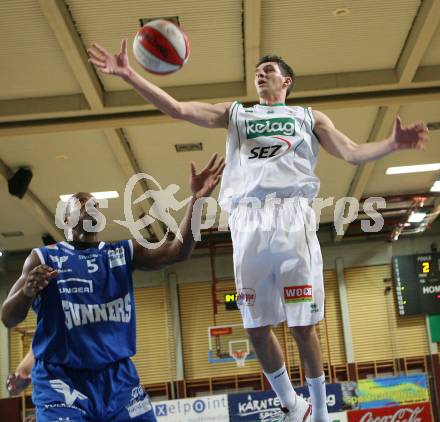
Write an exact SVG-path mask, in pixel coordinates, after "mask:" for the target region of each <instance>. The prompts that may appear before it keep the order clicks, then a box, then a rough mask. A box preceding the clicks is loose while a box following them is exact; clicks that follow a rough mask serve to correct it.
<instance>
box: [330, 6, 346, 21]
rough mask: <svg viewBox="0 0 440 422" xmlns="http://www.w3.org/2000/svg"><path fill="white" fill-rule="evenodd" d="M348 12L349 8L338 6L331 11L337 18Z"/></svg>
mask: <svg viewBox="0 0 440 422" xmlns="http://www.w3.org/2000/svg"><path fill="white" fill-rule="evenodd" d="M349 14H350V9H347V8H346V7H338V8H337V9H335V10H333V12H332V15H333V16H336V17H338V18H339V17H341V16H347V15H349Z"/></svg>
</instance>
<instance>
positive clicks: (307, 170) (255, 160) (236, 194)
mask: <svg viewBox="0 0 440 422" xmlns="http://www.w3.org/2000/svg"><path fill="white" fill-rule="evenodd" d="M313 124H314V119H313V115H312V110H311V109H310V108H303V107H290V106H286V105H284V104H275V105H272V106H267V105H262V104H256V105H254V106H253V107H244V106H243V105H242V104H240V103H238V102H234V103H232V105H231V107H230V109H229V127H228V137H227V145H226V163H227V164H226V168H225V170H224V173H223V178H222V185H221V189H220V200H219V202H220V206H221V207H222V208H223V209H225V210H226V211H231V210H232V209H233V208H235V207H236V206H237V205H238V204H239V202H240V201H241V200H245V201H246V199H245V198H257V199H259V200H260V201H264V199H265V198H266V197H267V196H268V195H270V196H274V194H275V196H276V197H278V198H290V197H296V196H299V197H305V198H310V199H312V198H314V197H315V196H316V195H317V193H318V191H319V179H318V177H317V176H316V175H315V172H314V169H315V166H316V159H317V154H318V146H319V144H318V140H317V138H316V137H315V135H314V133H313Z"/></svg>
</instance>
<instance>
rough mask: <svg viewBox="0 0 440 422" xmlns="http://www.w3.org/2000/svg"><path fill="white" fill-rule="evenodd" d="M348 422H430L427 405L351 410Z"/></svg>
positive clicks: (428, 406) (429, 411)
mask: <svg viewBox="0 0 440 422" xmlns="http://www.w3.org/2000/svg"><path fill="white" fill-rule="evenodd" d="M348 421H349V422H399V421H401V422H432V418H431V410H430V404H429V403H418V404H407V405H404V406H388V407H381V408H378V409H365V410H351V411H349V412H348Z"/></svg>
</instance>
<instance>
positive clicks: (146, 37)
mask: <svg viewBox="0 0 440 422" xmlns="http://www.w3.org/2000/svg"><path fill="white" fill-rule="evenodd" d="M133 53H134V56H135V57H136V60H137V61H138V62H139V64H140V65H141V66H142V67H143V68H144V69H145V70H148V71H149V72H151V73H155V74H159V75H166V74H169V73H173V72H176V71H178V70H179V69H180V68H181V67H182V66H183V65H184V64H185V63H186V62H187V61H188V57H189V42H188V37H187V36H186V34H185V33H184V32H183V31H182V30H181V29H180V28H179V27H178V26H177V25H175V24H174V23H173V22H170V21H167V20H165V19H157V20H154V21H151V22H148V23H147V24H145V25H144V26H143V27H142V28H141V29H139V31H138V32H137V33H136V35H135V37H134V41H133Z"/></svg>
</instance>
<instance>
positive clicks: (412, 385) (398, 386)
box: [357, 374, 429, 409]
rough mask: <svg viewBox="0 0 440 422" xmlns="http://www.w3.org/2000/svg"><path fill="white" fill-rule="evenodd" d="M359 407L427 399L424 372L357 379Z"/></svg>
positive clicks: (373, 406) (415, 401) (390, 404)
mask: <svg viewBox="0 0 440 422" xmlns="http://www.w3.org/2000/svg"><path fill="white" fill-rule="evenodd" d="M357 394H358V403H359V407H358V408H359V409H369V408H377V407H383V406H393V405H394V406H396V405H400V404H407V403H418V402H427V401H429V392H428V384H427V381H426V375H425V374H414V375H407V376H401V377H386V378H373V379H363V380H359V381H358V383H357Z"/></svg>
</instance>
